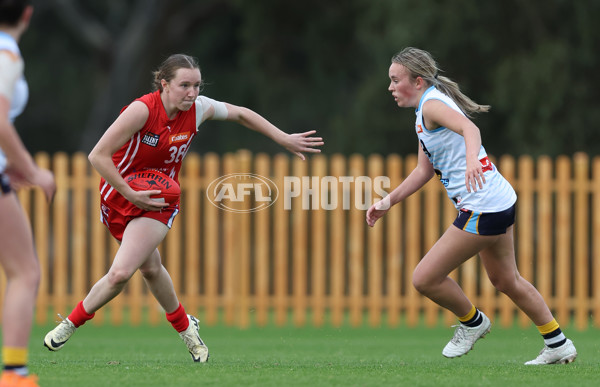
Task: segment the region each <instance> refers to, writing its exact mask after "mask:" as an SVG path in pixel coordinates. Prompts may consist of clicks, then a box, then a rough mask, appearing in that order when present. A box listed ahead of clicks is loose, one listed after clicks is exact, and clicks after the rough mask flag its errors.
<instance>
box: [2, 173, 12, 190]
mask: <svg viewBox="0 0 600 387" xmlns="http://www.w3.org/2000/svg"><path fill="white" fill-rule="evenodd" d="M10 192H12V188H11V187H10V179H9V178H8V176H6V175H4V174H2V173H0V195H4V194H7V193H10Z"/></svg>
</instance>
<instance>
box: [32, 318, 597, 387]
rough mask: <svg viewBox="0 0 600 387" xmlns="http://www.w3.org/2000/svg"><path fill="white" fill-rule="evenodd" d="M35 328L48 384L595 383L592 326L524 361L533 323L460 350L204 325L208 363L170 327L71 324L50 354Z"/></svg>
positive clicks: (430, 335)
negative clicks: (570, 358)
mask: <svg viewBox="0 0 600 387" xmlns="http://www.w3.org/2000/svg"><path fill="white" fill-rule="evenodd" d="M52 327H53V326H44V327H35V328H34V331H33V336H32V343H31V351H30V355H29V356H30V369H31V371H32V372H33V373H36V374H38V376H39V380H40V385H41V386H46V387H52V386H61V387H64V386H88V387H92V386H102V387H105V386H114V387H117V386H119V387H120V386H183V385H188V386H201V385H202V386H245V387H249V386H312V387H317V386H530V387H532V386H578V387H583V386H598V385H599V384H600V382H599V378H600V375H599V370H600V334H599V333H600V332H599V331H598V330H595V329H589V330H588V331H585V332H577V331H575V330H574V329H567V332H566V333H567V334H568V336H569V337H570V338H571V339H572V340H573V341H574V343H575V345H576V347H577V350H578V353H579V356H578V358H577V360H576V361H575V363H572V364H569V365H555V366H543V367H541V366H540V367H531V366H529V367H526V366H524V365H523V363H524V362H525V361H527V360H530V359H533V358H534V357H535V356H536V355H537V354H538V352H539V350H540V349H541V348H542V346H543V342H542V339H541V337H540V336H539V334H538V333H537V330H536V329H535V328H530V329H526V330H523V329H519V328H512V329H500V328H497V327H494V326H493V327H492V332H491V333H490V334H489V335H488V336H487V337H486V338H485V339H484V340H480V341H478V342H477V344H476V345H475V348H474V350H473V351H472V352H470V353H469V354H468V355H467V356H463V357H461V358H457V359H446V358H444V357H443V356H442V355H441V350H442V348H443V347H444V345H445V344H446V342H447V341H448V340H449V339H450V338H451V336H452V333H453V328H450V327H439V328H433V329H431V328H405V327H400V328H396V329H391V328H377V329H372V328H350V327H344V328H331V327H327V328H301V329H299V328H291V327H286V328H275V327H270V328H251V329H247V330H240V329H238V328H231V327H223V326H218V327H202V328H201V336H202V338H203V339H204V340H205V342H206V344H207V345H208V347H209V349H210V354H211V357H210V362H209V363H208V364H195V363H193V362H192V360H191V358H190V356H189V354H188V353H187V349H186V348H185V345H184V344H183V342H182V341H181V340H180V338H179V336H178V335H177V333H176V332H175V331H174V330H173V329H172V328H171V327H170V326H167V325H166V324H163V325H161V326H158V327H149V326H143V327H136V328H134V327H129V326H121V327H109V326H104V327H97V326H94V325H92V324H87V325H85V326H83V327H82V328H81V329H79V330H78V331H77V332H76V333H75V335H74V336H73V337H72V338H71V340H70V341H69V343H68V344H66V345H65V347H64V348H63V349H62V350H61V351H59V352H56V353H52V352H50V351H48V350H47V349H46V348H45V347H43V346H42V339H43V336H44V335H45V333H46V332H47V331H48V330H49V329H51V328H52Z"/></svg>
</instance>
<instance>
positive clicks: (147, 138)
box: [142, 132, 160, 147]
mask: <svg viewBox="0 0 600 387" xmlns="http://www.w3.org/2000/svg"><path fill="white" fill-rule="evenodd" d="M159 138H160V136H159V135H158V134H154V133H150V132H148V133H146V134H144V138H142V143H143V144H146V145H150V146H153V147H156V146H157V145H158V139H159Z"/></svg>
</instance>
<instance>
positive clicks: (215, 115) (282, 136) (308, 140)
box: [203, 101, 324, 160]
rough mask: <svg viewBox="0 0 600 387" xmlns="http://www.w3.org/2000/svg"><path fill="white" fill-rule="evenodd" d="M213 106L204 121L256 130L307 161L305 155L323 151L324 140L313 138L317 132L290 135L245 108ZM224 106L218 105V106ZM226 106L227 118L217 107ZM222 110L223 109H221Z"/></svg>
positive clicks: (227, 105)
mask: <svg viewBox="0 0 600 387" xmlns="http://www.w3.org/2000/svg"><path fill="white" fill-rule="evenodd" d="M211 102H212V103H213V104H215V105H213V106H211V107H210V108H208V109H207V110H206V111H205V113H204V117H203V120H207V119H221V120H226V121H232V122H237V123H238V124H240V125H243V126H245V127H247V128H249V129H252V130H255V131H257V132H259V133H262V134H264V135H265V136H267V137H269V138H271V139H272V140H273V141H275V142H276V143H278V144H279V145H281V146H282V147H284V148H285V149H287V150H289V151H290V152H292V153H293V154H295V155H297V156H298V157H300V158H301V159H302V160H305V157H304V154H303V153H305V152H307V153H320V152H321V150H320V149H319V148H318V147H320V146H322V145H323V144H324V143H323V139H322V138H321V137H312V135H313V134H315V133H316V130H310V131H307V132H303V133H292V134H288V133H285V132H284V131H282V130H280V129H279V128H277V127H276V126H275V125H273V124H272V123H270V122H269V121H268V120H267V119H265V118H264V117H263V116H261V115H260V114H258V113H256V112H254V111H253V110H250V109H248V108H246V107H243V106H236V105H232V104H229V103H224V102H217V101H211ZM221 103H222V104H223V105H218V104H221ZM220 106H224V107H225V108H226V109H227V113H226V115H227V116H226V117H225V112H224V111H223V112H220V111H219V112H216V111H215V107H219V108H220ZM220 109H222V108H220Z"/></svg>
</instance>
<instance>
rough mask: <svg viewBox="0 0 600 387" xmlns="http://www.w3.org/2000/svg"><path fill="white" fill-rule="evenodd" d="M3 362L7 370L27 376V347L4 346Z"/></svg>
mask: <svg viewBox="0 0 600 387" xmlns="http://www.w3.org/2000/svg"><path fill="white" fill-rule="evenodd" d="M2 362H3V363H4V369H5V370H6V371H12V372H16V373H17V374H19V375H21V376H27V374H28V372H27V348H19V347H2Z"/></svg>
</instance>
